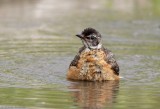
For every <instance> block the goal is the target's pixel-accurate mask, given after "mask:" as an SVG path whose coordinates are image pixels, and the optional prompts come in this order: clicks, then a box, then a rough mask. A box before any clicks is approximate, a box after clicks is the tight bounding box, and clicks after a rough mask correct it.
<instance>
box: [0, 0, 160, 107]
mask: <svg viewBox="0 0 160 109" xmlns="http://www.w3.org/2000/svg"><path fill="white" fill-rule="evenodd" d="M159 7H160V2H159V1H158V0H141V1H140V0H139V1H138V0H120V1H119V0H113V1H111V0H110V1H105V0H101V1H99V2H97V1H96V0H93V1H91V0H85V1H78V0H68V1H65V0H32V1H31V0H14V1H13V0H1V1H0V13H1V14H0V108H8V109H10V108H17V109H25V108H27V109H28V108H35V109H40V108H43V109H44V108H45V109H46V108H54V109H64V108H66V109H71V108H75V109H83V108H93V109H94V108H95V109H103V108H109V109H128V108H138V109H158V108H159V107H160V104H159V101H160V91H159V90H160V88H159V83H160V57H159V55H160V43H159V42H160V36H159V35H160V23H159V18H160V13H159V11H160V8H159ZM86 27H94V28H96V29H97V30H99V31H100V33H101V34H102V36H103V44H104V46H105V47H107V48H109V49H110V50H112V52H114V54H116V58H117V61H118V63H119V65H120V75H121V76H122V77H123V78H122V79H121V80H120V81H119V82H114V81H108V82H104V83H101V82H98V83H97V82H72V81H68V80H66V72H67V69H68V66H69V64H70V62H71V60H72V59H73V57H74V56H75V55H76V53H77V51H78V49H79V47H81V46H82V44H81V41H80V40H79V39H78V38H76V37H75V36H74V35H75V34H77V33H79V32H81V31H82V30H83V29H84V28H86Z"/></svg>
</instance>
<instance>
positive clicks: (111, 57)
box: [103, 48, 119, 75]
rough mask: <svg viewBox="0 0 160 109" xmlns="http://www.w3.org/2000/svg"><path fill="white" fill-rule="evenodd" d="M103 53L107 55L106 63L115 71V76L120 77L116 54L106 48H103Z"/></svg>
mask: <svg viewBox="0 0 160 109" xmlns="http://www.w3.org/2000/svg"><path fill="white" fill-rule="evenodd" d="M103 51H104V52H105V54H106V59H105V60H106V62H107V63H108V64H110V65H111V68H112V69H113V70H114V72H115V74H117V75H119V66H118V64H117V62H116V59H115V56H114V54H113V53H112V52H111V51H110V50H108V49H105V48H103Z"/></svg>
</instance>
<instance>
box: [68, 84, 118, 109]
mask: <svg viewBox="0 0 160 109" xmlns="http://www.w3.org/2000/svg"><path fill="white" fill-rule="evenodd" d="M69 89H70V90H71V92H72V93H71V94H72V97H73V99H74V102H76V104H77V105H78V106H79V107H82V108H83V109H101V108H103V107H106V106H107V107H112V104H113V102H115V98H116V97H117V92H118V89H119V82H118V81H107V82H73V83H71V84H70V86H69Z"/></svg>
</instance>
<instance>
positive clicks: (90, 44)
mask: <svg viewBox="0 0 160 109" xmlns="http://www.w3.org/2000/svg"><path fill="white" fill-rule="evenodd" d="M76 36H77V37H79V38H80V39H81V40H82V42H83V44H84V46H85V47H86V48H89V49H99V48H101V46H102V44H101V34H100V33H99V32H98V31H97V30H95V29H93V28H86V29H84V30H83V31H82V33H81V34H77V35H76Z"/></svg>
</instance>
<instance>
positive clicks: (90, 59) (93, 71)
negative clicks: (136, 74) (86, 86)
mask: <svg viewBox="0 0 160 109" xmlns="http://www.w3.org/2000/svg"><path fill="white" fill-rule="evenodd" d="M105 59H106V54H105V53H104V51H102V50H90V51H83V52H82V53H81V54H80V59H79V60H78V64H77V66H70V67H69V70H68V73H67V78H68V79H72V80H88V81H103V80H118V79H119V77H118V76H117V75H115V74H114V71H113V70H112V69H111V65H110V64H108V63H107V62H106V61H105Z"/></svg>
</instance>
